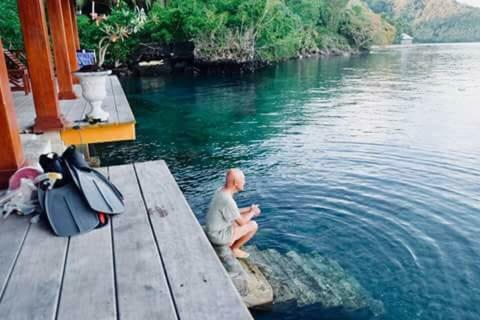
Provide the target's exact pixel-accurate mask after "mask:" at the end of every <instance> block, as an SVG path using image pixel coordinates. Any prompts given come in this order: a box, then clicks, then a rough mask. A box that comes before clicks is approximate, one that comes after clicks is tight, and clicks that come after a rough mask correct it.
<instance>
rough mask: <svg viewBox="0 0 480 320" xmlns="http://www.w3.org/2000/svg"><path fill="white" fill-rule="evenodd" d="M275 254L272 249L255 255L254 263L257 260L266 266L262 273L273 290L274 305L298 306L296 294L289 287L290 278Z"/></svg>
mask: <svg viewBox="0 0 480 320" xmlns="http://www.w3.org/2000/svg"><path fill="white" fill-rule="evenodd" d="M273 252H276V251H275V250H272V249H270V250H263V251H259V252H258V253H254V254H255V256H253V257H252V258H253V259H254V260H253V261H254V262H255V263H256V262H257V260H255V259H259V260H260V261H261V263H262V264H263V265H264V266H265V268H264V269H263V270H262V271H263V272H264V274H265V277H266V278H267V280H268V281H269V282H270V284H271V286H272V288H273V295H274V304H284V303H288V304H291V303H294V304H295V305H296V300H297V299H296V294H295V292H293V291H292V289H291V288H290V287H289V285H288V282H289V276H288V274H286V273H285V272H284V270H283V269H282V268H281V266H280V263H279V262H278V261H277V260H276V258H275V255H272V253H273Z"/></svg>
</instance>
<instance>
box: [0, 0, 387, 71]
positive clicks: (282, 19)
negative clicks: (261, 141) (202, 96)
mask: <svg viewBox="0 0 480 320" xmlns="http://www.w3.org/2000/svg"><path fill="white" fill-rule="evenodd" d="M16 1H17V0H2V1H1V4H0V10H1V11H2V12H8V17H5V19H2V21H1V23H0V26H1V29H0V36H1V37H2V38H3V42H4V45H5V46H13V47H21V46H22V43H21V36H20V35H21V33H20V26H19V20H18V16H17V13H16ZM96 4H97V6H96V7H97V8H102V10H103V11H104V12H100V13H99V14H104V13H105V14H106V15H107V16H108V19H101V20H97V21H94V20H92V19H91V18H90V17H89V10H90V8H91V4H90V1H86V0H82V1H77V5H78V9H79V11H80V12H82V13H83V14H81V15H79V16H78V17H77V18H78V22H79V32H80V38H81V42H82V47H84V48H95V47H97V46H98V43H99V41H100V40H101V39H102V38H105V37H106V36H107V37H108V38H109V39H111V40H112V41H111V42H112V43H111V45H110V47H109V51H108V53H107V54H106V61H107V64H108V63H110V64H114V65H116V66H118V65H121V64H124V63H126V62H127V61H128V58H129V55H130V54H131V53H132V52H133V51H135V50H136V48H137V47H138V46H139V45H141V44H142V43H167V44H168V43H175V42H179V41H192V42H193V43H194V45H195V57H196V58H197V59H199V60H203V61H207V62H208V61H233V62H248V61H263V62H272V61H278V60H283V59H288V58H294V57H298V56H304V55H309V54H338V53H345V52H357V51H362V50H368V48H369V47H370V46H371V45H372V44H387V43H391V42H392V40H393V37H394V35H395V29H394V28H393V27H392V26H391V25H390V24H388V23H387V22H385V21H384V20H383V19H382V18H381V17H380V16H379V15H377V14H375V13H373V12H372V11H371V10H370V9H369V8H368V6H366V5H365V3H363V2H362V1H360V0H197V1H192V0H169V1H161V0H157V1H155V0H149V1H125V0H124V1H122V0H119V1H114V2H112V1H96ZM138 6H139V7H141V8H142V9H143V10H144V11H142V12H145V18H144V19H143V18H142V19H143V20H142V23H141V26H140V25H138V26H136V27H135V32H131V33H129V34H128V35H127V34H116V31H115V30H118V31H119V32H120V31H122V30H130V27H127V26H125V27H124V28H123V29H122V27H123V26H124V25H125V24H128V23H130V22H131V21H135V20H138V19H137V18H135V17H136V14H135V12H138ZM82 9H83V11H81V10H82ZM117 33H118V32H117Z"/></svg>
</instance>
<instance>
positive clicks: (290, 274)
mask: <svg viewBox="0 0 480 320" xmlns="http://www.w3.org/2000/svg"><path fill="white" fill-rule="evenodd" d="M268 251H269V253H270V255H271V256H272V258H273V259H274V261H276V262H277V266H278V267H279V268H281V269H282V270H283V271H284V273H285V274H286V276H287V277H286V279H285V281H286V282H285V284H286V286H287V287H288V288H290V290H291V291H293V293H294V294H295V296H296V298H297V304H298V305H299V306H304V305H308V304H312V303H315V301H316V300H317V297H316V294H315V292H314V291H313V290H312V288H311V287H310V283H308V280H307V279H306V278H305V276H304V274H302V272H298V270H297V268H296V266H295V265H294V264H293V263H291V261H290V260H289V259H288V258H286V257H285V256H283V255H281V254H280V253H279V252H278V251H275V250H268Z"/></svg>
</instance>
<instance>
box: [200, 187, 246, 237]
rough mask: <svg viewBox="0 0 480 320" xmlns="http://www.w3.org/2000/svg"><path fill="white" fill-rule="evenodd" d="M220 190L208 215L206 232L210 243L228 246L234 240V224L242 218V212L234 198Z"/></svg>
mask: <svg viewBox="0 0 480 320" xmlns="http://www.w3.org/2000/svg"><path fill="white" fill-rule="evenodd" d="M222 189H223V188H220V189H218V190H217V191H216V192H215V194H214V196H213V199H212V201H211V202H210V207H209V208H208V213H207V223H206V232H207V236H208V238H209V239H210V241H211V242H212V243H214V244H219V245H226V244H229V243H230V242H232V239H233V222H234V221H235V219H237V218H238V217H240V210H239V209H238V207H237V204H236V203H235V200H233V197H232V196H231V195H230V194H229V193H227V192H225V191H223V190H222Z"/></svg>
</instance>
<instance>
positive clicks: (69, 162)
mask: <svg viewBox="0 0 480 320" xmlns="http://www.w3.org/2000/svg"><path fill="white" fill-rule="evenodd" d="M62 158H63V160H64V161H65V163H66V166H67V168H68V170H69V172H70V175H71V176H72V178H73V180H74V181H75V184H76V185H77V187H78V188H79V189H80V190H81V191H82V193H83V195H84V197H85V199H86V200H87V202H88V204H89V206H90V208H92V209H93V210H95V211H98V212H102V213H106V214H119V213H122V212H124V211H125V205H124V203H123V195H122V194H121V192H120V191H119V190H118V189H117V188H116V187H115V186H114V185H113V184H112V183H111V182H110V181H108V179H107V178H106V177H105V176H103V175H102V174H101V173H100V172H98V171H96V170H94V169H92V168H91V167H90V166H89V165H88V164H87V162H86V161H85V158H84V157H83V154H82V153H80V152H79V151H78V150H77V149H76V148H75V147H74V146H70V147H68V148H67V150H65V152H64V153H63V155H62Z"/></svg>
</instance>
